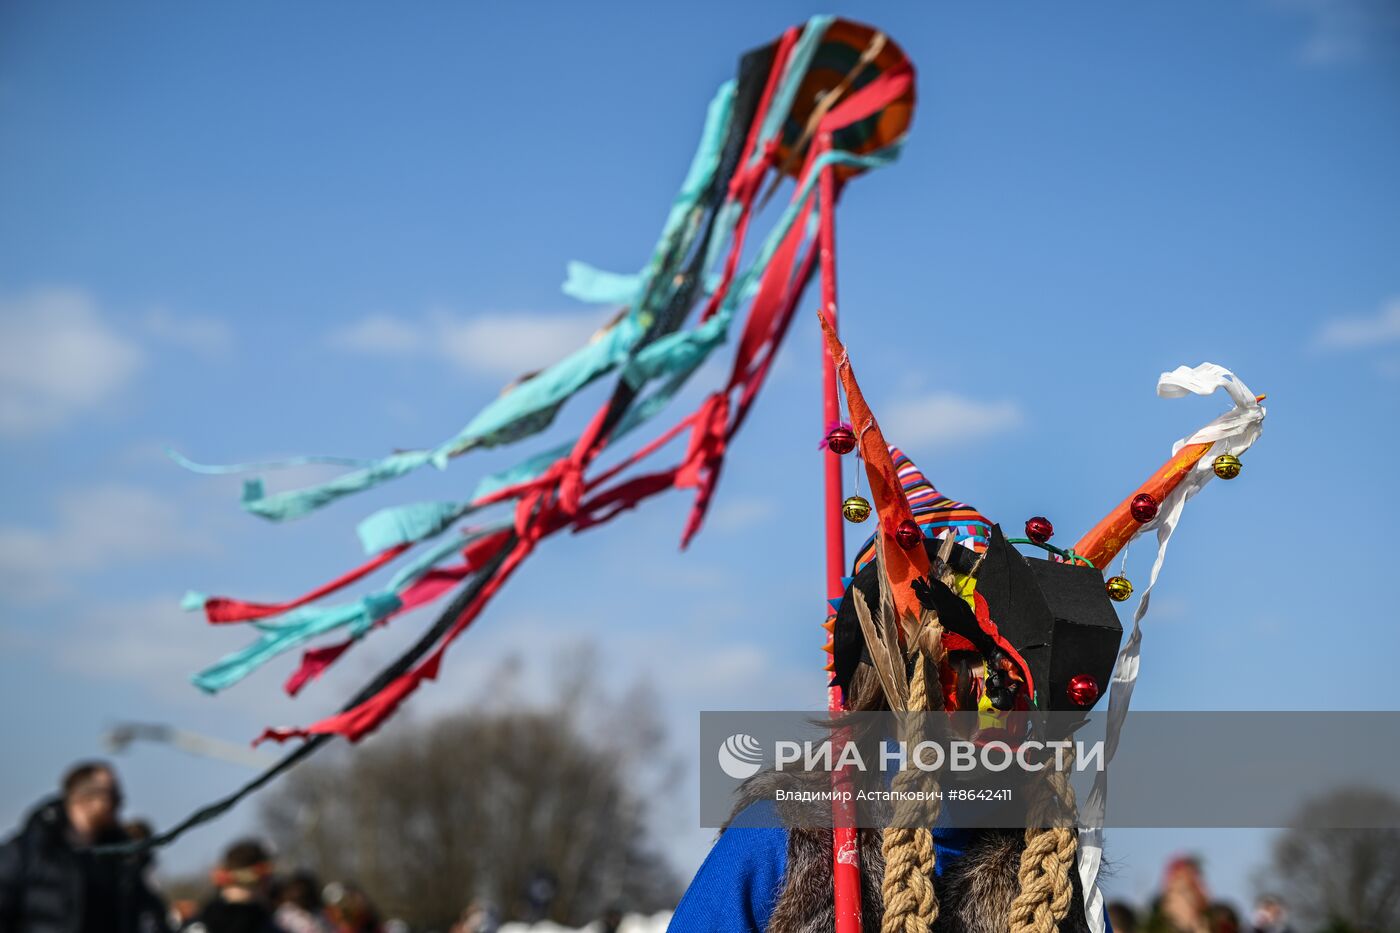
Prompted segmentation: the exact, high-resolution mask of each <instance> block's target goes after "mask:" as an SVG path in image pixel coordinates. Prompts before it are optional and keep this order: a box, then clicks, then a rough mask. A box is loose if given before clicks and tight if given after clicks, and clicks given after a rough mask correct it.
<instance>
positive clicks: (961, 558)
mask: <svg viewBox="0 0 1400 933" xmlns="http://www.w3.org/2000/svg"><path fill="white" fill-rule="evenodd" d="M823 326H824V330H825V335H826V340H827V345H828V348H829V350H830V352H831V355H832V357H833V359H834V360H835V361H836V366H837V372H838V374H839V376H840V379H841V383H842V387H843V389H844V391H845V394H846V399H847V405H848V409H849V412H850V419H851V425H850V426H846V425H839V426H834V427H833V428H832V429H831V431H830V433H829V435H828V446H830V447H831V449H832V450H833V451H835V452H837V453H847V452H851V451H859V454H860V456H861V458H862V459H863V460H864V466H865V472H866V473H867V475H868V477H869V480H870V487H871V494H872V496H873V498H874V500H875V502H874V507H873V509H872V508H871V505H870V504H869V503H868V502H866V501H865V500H864V499H863V498H861V497H859V496H854V497H851V498H850V499H848V500H847V508H846V516H847V518H848V519H849V520H852V521H863V520H865V518H866V517H868V516H869V515H870V514H871V512H872V511H873V512H874V513H876V514H877V515H878V522H879V527H878V528H877V529H876V531H875V533H874V534H873V535H872V536H871V538H870V540H869V541H867V542H866V544H865V545H864V546H863V547H862V548H861V550H860V552H859V554H858V555H857V557H856V560H855V562H854V567H853V572H852V576H851V577H848V578H846V580H845V583H846V590H845V593H844V594H843V595H842V596H841V597H840V598H839V599H833V600H832V601H831V603H832V609H833V610H834V614H833V615H832V616H831V617H829V618H828V620H827V626H828V627H829V628H830V629H831V631H832V639H831V642H830V643H829V645H828V650H829V651H830V652H831V655H832V663H831V665H830V667H829V670H831V672H832V674H833V683H834V684H835V685H837V686H840V687H842V688H845V687H847V686H848V685H849V684H850V682H851V678H852V675H853V673H854V671H855V669H856V668H857V666H858V665H859V664H861V663H871V664H873V666H874V667H875V668H876V671H877V673H878V675H879V677H880V681H881V684H882V686H883V687H884V688H885V694H886V699H887V700H888V701H889V703H890V705H891V706H892V707H893V708H895V709H912V708H938V705H937V702H936V701H934V702H932V703H930V704H929V705H927V706H923V707H918V706H915V705H913V704H911V703H910V696H911V693H912V690H913V688H912V687H911V675H910V673H909V668H910V667H911V666H913V664H914V663H915V662H916V661H917V663H919V664H923V663H924V662H925V661H926V660H927V661H931V662H932V663H934V664H942V662H943V661H944V659H945V657H946V656H947V655H946V654H945V653H953V652H969V653H973V654H975V655H977V656H980V659H981V662H982V663H981V671H980V676H977V677H976V678H975V680H976V682H975V683H973V684H971V685H968V684H960V683H958V682H957V681H956V672H953V673H952V674H951V675H950V672H949V671H948V670H946V669H940V670H939V672H938V678H939V681H941V683H942V686H943V693H944V698H943V705H944V706H945V707H954V708H958V707H960V702H959V697H964V698H965V697H967V696H968V695H969V693H971V695H972V696H973V697H974V699H975V702H976V704H977V708H980V709H985V708H987V707H988V706H992V707H995V708H996V709H998V710H1007V709H1013V708H1020V709H1028V708H1030V709H1041V710H1088V709H1090V708H1092V707H1093V706H1094V705H1095V703H1096V702H1097V701H1098V699H1099V697H1100V694H1101V692H1102V690H1101V687H1102V685H1103V684H1105V683H1110V682H1111V690H1110V699H1109V712H1108V723H1107V742H1106V749H1105V751H1106V756H1107V758H1108V759H1109V760H1111V759H1112V756H1113V754H1114V751H1115V750H1116V746H1117V742H1118V736H1119V734H1120V732H1121V728H1122V724H1123V719H1124V717H1125V716H1126V713H1127V710H1128V704H1129V701H1130V699H1131V695H1132V690H1133V687H1134V685H1135V683H1136V680H1137V672H1138V660H1139V655H1140V651H1141V641H1142V630H1141V626H1140V623H1141V621H1142V618H1143V616H1144V615H1145V614H1146V612H1147V608H1148V605H1149V603H1150V599H1151V591H1152V588H1153V586H1154V585H1155V584H1156V582H1157V578H1158V575H1159V574H1160V572H1161V569H1162V563H1163V561H1164V559H1165V556H1166V549H1167V544H1168V542H1169V541H1170V539H1171V536H1172V533H1173V532H1174V531H1175V529H1176V526H1177V523H1178V522H1179V520H1180V517H1181V513H1182V509H1183V507H1184V505H1185V502H1186V500H1187V499H1189V498H1190V497H1192V496H1193V495H1195V494H1196V493H1197V492H1199V491H1200V490H1201V488H1203V487H1204V486H1205V484H1206V483H1207V482H1209V481H1210V480H1211V479H1212V478H1215V477H1219V478H1221V479H1227V480H1228V479H1234V478H1235V477H1236V476H1238V475H1239V474H1240V471H1241V462H1240V459H1239V458H1240V455H1241V454H1243V453H1244V452H1245V451H1246V450H1247V449H1248V448H1249V447H1250V445H1251V444H1253V442H1254V441H1255V440H1256V439H1257V438H1258V436H1259V433H1260V430H1261V427H1262V424H1263V419H1264V415H1265V410H1264V408H1263V407H1262V405H1261V404H1260V402H1262V401H1263V396H1255V395H1253V394H1252V393H1251V392H1250V391H1249V389H1248V388H1247V387H1246V386H1245V385H1244V384H1243V383H1242V382H1240V380H1239V379H1238V378H1236V377H1235V376H1234V375H1233V374H1232V373H1230V372H1229V371H1228V370H1226V369H1224V368H1223V367H1220V366H1217V365H1215V364H1213V363H1205V364H1202V365H1200V366H1197V367H1194V368H1188V367H1184V366H1183V367H1179V368H1178V369H1176V370H1174V371H1172V372H1170V373H1163V374H1162V376H1161V378H1160V379H1159V380H1158V386H1157V391H1158V394H1159V395H1162V396H1164V397H1168V398H1175V397H1180V396H1183V395H1186V394H1188V393H1195V394H1198V395H1208V394H1210V393H1211V392H1213V391H1214V390H1215V389H1217V388H1224V389H1225V390H1226V392H1227V393H1228V394H1229V396H1230V398H1231V400H1232V401H1233V402H1234V407H1233V408H1232V409H1231V410H1230V411H1228V412H1226V413H1225V414H1223V415H1221V416H1220V417H1218V418H1216V419H1215V420H1214V421H1212V422H1211V423H1210V424H1208V425H1206V426H1205V427H1203V428H1202V429H1201V430H1199V431H1197V432H1195V433H1194V434H1192V435H1190V436H1189V437H1187V438H1184V439H1182V440H1180V441H1178V442H1177V443H1176V445H1175V446H1174V447H1173V448H1172V457H1171V458H1170V459H1169V460H1168V461H1167V462H1166V463H1165V464H1164V465H1163V466H1162V467H1161V468H1160V469H1158V470H1157V471H1156V472H1155V473H1153V474H1152V475H1151V476H1150V477H1149V478H1148V479H1147V481H1146V482H1144V483H1142V484H1141V485H1139V486H1138V487H1137V488H1136V489H1135V490H1133V491H1132V492H1131V493H1129V494H1128V496H1126V497H1125V498H1124V499H1123V500H1122V502H1120V503H1119V504H1118V505H1117V506H1116V507H1115V508H1114V509H1113V510H1112V511H1111V512H1110V513H1109V514H1108V515H1107V516H1106V517H1105V518H1104V519H1103V520H1102V521H1101V522H1099V524H1098V525H1096V526H1095V527H1094V528H1093V529H1091V530H1090V531H1089V533H1087V534H1086V535H1084V536H1083V537H1081V538H1080V539H1079V541H1078V542H1077V543H1076V544H1075V546H1074V547H1073V548H1069V549H1061V548H1059V547H1056V546H1054V545H1051V544H1050V543H1049V542H1050V538H1051V537H1052V536H1053V533H1054V528H1053V525H1052V523H1051V522H1050V521H1049V520H1047V519H1046V518H1044V517H1043V516H1034V517H1032V518H1030V519H1029V520H1027V521H1026V524H1025V537H1024V538H1019V537H1018V538H1011V539H1008V538H1007V537H1006V536H1005V535H1003V533H1002V531H1001V528H1000V527H999V526H997V525H995V524H993V523H991V522H989V521H988V520H987V519H986V518H985V517H984V516H983V515H982V514H981V513H980V512H978V511H977V510H976V509H974V508H973V507H971V506H969V505H967V504H965V503H961V502H956V501H954V500H952V499H950V498H948V497H947V496H945V495H943V494H941V493H940V492H938V491H937V490H936V489H935V488H934V486H933V485H932V484H931V483H930V482H929V481H928V480H927V478H926V477H925V476H924V475H923V474H922V473H921V472H920V471H919V470H918V468H917V467H916V466H914V464H913V462H912V461H911V460H910V459H909V458H908V457H907V456H905V454H904V453H903V452H901V451H900V450H899V449H898V448H896V447H893V446H890V445H887V444H886V442H885V439H884V437H883V435H882V434H881V432H880V428H879V425H878V423H877V422H876V420H875V417H874V415H873V414H872V413H871V411H870V409H869V406H868V405H867V404H866V402H865V399H864V397H863V395H862V394H861V391H860V387H859V385H858V384H857V382H856V379H855V375H854V373H853V372H852V370H851V366H850V361H849V358H848V356H847V353H846V350H845V347H843V346H842V345H841V343H840V341H839V340H838V339H837V337H836V335H835V332H834V331H833V330H832V329H831V328H830V327H829V326H826V323H825V320H823ZM1147 531H1155V532H1156V533H1157V541H1158V550H1157V558H1156V561H1155V562H1154V564H1153V567H1152V571H1151V577H1150V579H1149V582H1148V586H1147V588H1146V589H1145V590H1144V591H1143V592H1142V594H1141V596H1140V598H1139V602H1138V606H1137V609H1136V611H1135V612H1134V616H1133V628H1132V632H1131V634H1130V635H1129V637H1128V639H1127V642H1126V643H1125V644H1123V645H1122V647H1121V650H1120V646H1119V642H1120V640H1121V638H1122V627H1121V626H1120V624H1119V622H1118V619H1117V617H1116V614H1115V613H1114V612H1113V609H1112V602H1114V601H1123V600H1126V599H1128V598H1129V597H1130V596H1131V594H1132V591H1133V588H1132V585H1131V583H1130V582H1129V581H1128V580H1127V578H1126V577H1124V576H1122V575H1121V574H1114V575H1112V576H1110V577H1109V578H1108V579H1107V580H1105V579H1104V574H1105V573H1106V572H1108V566H1109V563H1110V562H1111V561H1112V560H1113V558H1114V557H1115V556H1116V555H1117V554H1118V553H1119V552H1120V551H1122V549H1123V548H1124V547H1125V546H1126V545H1127V544H1128V543H1129V542H1130V541H1131V540H1132V539H1134V538H1135V537H1137V536H1138V535H1140V534H1143V533H1144V532H1147ZM1014 544H1020V545H1024V546H1028V547H1032V548H1039V549H1040V550H1042V551H1044V552H1045V556H1043V557H1042V556H1030V557H1027V556H1024V555H1022V554H1021V553H1020V552H1019V551H1017V550H1016V548H1015V547H1013V545H1014ZM876 607H879V609H878V611H877V610H876ZM882 623H883V624H882ZM929 626H932V627H933V629H934V631H935V632H936V635H935V638H934V639H933V643H934V644H935V645H936V647H937V650H936V651H935V652H932V653H931V656H930V657H928V658H925V657H922V656H919V651H920V646H921V645H922V646H927V644H928V627H929ZM1110 674H1111V679H1110ZM950 680H951V681H952V683H950ZM969 688H970V689H969ZM964 702H965V701H964ZM962 708H966V707H962ZM1106 782H1107V772H1106V771H1104V772H1100V773H1099V774H1098V775H1097V777H1096V780H1095V784H1094V788H1093V791H1092V792H1091V794H1090V797H1089V800H1088V801H1087V802H1086V804H1085V805H1084V807H1083V808H1082V809H1081V820H1080V822H1081V829H1080V832H1079V834H1078V836H1077V837H1076V836H1075V835H1074V834H1072V833H1071V832H1070V831H1069V830H1068V829H1060V830H1046V831H1047V832H1058V833H1059V837H1060V841H1059V842H1058V843H1050V844H1048V845H1046V846H1044V847H1042V850H1041V851H1042V852H1043V854H1044V857H1045V859H1046V860H1047V861H1048V862H1053V861H1056V860H1059V861H1060V862H1061V863H1062V864H1061V868H1063V867H1064V865H1067V864H1068V861H1073V858H1074V848H1075V847H1076V845H1077V847H1078V849H1079V872H1080V878H1081V882H1082V884H1083V890H1084V902H1085V912H1086V919H1087V920H1088V922H1089V924H1090V927H1091V929H1095V930H1101V929H1102V914H1103V900H1102V894H1101V892H1099V890H1098V888H1097V883H1096V879H1097V875H1098V868H1099V865H1100V862H1101V859H1102V817H1103V806H1104V801H1105V796H1106V793H1107V783H1106ZM909 832H912V830H890V831H887V837H886V848H887V862H888V858H889V856H888V853H889V850H890V847H891V841H890V840H891V837H890V835H888V833H909ZM1031 832H1032V833H1034V832H1036V830H1034V829H1033V830H1032V831H1031ZM901 838H902V837H901ZM900 844H902V843H898V842H897V843H896V848H898V846H899V845H900ZM1034 845H1035V843H1034V842H1033V841H1032V840H1031V838H1030V837H1029V836H1028V845H1027V849H1026V853H1027V856H1031V854H1032V852H1033V851H1034V849H1033V846H1034ZM910 848H911V851H912V850H915V849H918V848H919V847H917V846H912V845H911V846H910ZM923 848H925V849H927V847H923ZM1066 849H1067V850H1068V855H1067V856H1066V853H1065V851H1064V850H1066ZM1057 850H1058V851H1057ZM928 851H931V850H928ZM1066 857H1067V858H1068V861H1065V859H1066ZM926 867H927V868H928V869H929V870H930V871H931V870H932V865H931V864H929V865H927V866H926ZM1036 870H1037V866H1035V865H1034V864H1031V865H1028V864H1027V859H1026V858H1025V857H1023V863H1022V874H1021V877H1022V880H1023V890H1022V895H1021V897H1018V899H1017V902H1016V905H1014V906H1013V910H1012V914H1013V922H1012V927H1013V930H1016V929H1019V928H1020V927H1021V924H1020V923H1018V920H1017V918H1018V917H1020V918H1021V920H1024V921H1025V922H1026V923H1027V924H1029V923H1030V921H1031V918H1032V917H1033V916H1034V915H1035V914H1036V913H1037V912H1039V911H1040V910H1043V909H1045V905H1044V904H1043V903H1041V904H1037V903H1032V901H1034V900H1035V897H1034V896H1028V894H1027V891H1026V885H1025V884H1024V882H1025V880H1026V878H1027V877H1034V876H1035V874H1036ZM1028 871H1029V872H1030V874H1029V875H1028V874H1027V872H1028ZM1046 872H1047V873H1048V874H1054V873H1055V872H1054V869H1053V866H1049V865H1047V868H1046ZM1058 874H1059V875H1061V876H1063V871H1060V872H1059V873H1058ZM887 881H888V874H887ZM1064 883H1066V884H1067V883H1068V882H1067V880H1066V881H1064ZM1047 890H1048V888H1047ZM906 900H907V901H908V902H909V903H913V902H915V901H917V900H918V899H917V898H913V899H906ZM1053 900H1054V901H1056V902H1060V901H1063V903H1057V907H1059V908H1062V909H1060V910H1059V911H1058V913H1059V915H1058V916H1057V917H1055V920H1056V922H1058V920H1060V919H1063V917H1064V910H1067V909H1068V906H1067V905H1068V901H1067V899H1062V898H1058V897H1055V898H1053ZM932 909H933V910H934V911H935V913H936V909H937V908H936V901H935V902H934V906H933V908H932ZM921 919H922V918H921ZM1027 928H1029V927H1027Z"/></svg>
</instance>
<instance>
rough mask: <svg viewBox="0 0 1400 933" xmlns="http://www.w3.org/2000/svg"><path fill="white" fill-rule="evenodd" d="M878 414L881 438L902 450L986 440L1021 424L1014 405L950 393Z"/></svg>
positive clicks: (897, 404) (897, 405)
mask: <svg viewBox="0 0 1400 933" xmlns="http://www.w3.org/2000/svg"><path fill="white" fill-rule="evenodd" d="M880 412H881V419H880V427H881V429H882V430H883V431H884V434H885V436H886V437H887V438H889V440H890V441H891V442H893V443H896V444H899V445H901V446H904V447H915V446H918V445H920V444H930V443H936V442H939V441H952V440H960V441H967V440H972V439H975V438H982V437H990V436H992V435H994V434H1001V433H1003V432H1006V431H1010V430H1012V429H1013V428H1016V427H1018V426H1020V424H1021V423H1022V422H1023V421H1024V420H1025V418H1024V416H1023V415H1022V413H1021V407H1020V406H1019V405H1017V404H1016V403H1015V402H1011V401H997V402H983V401H978V400H976V399H970V398H966V397H964V396H961V395H956V394H954V393H952V392H934V393H931V394H928V395H924V396H921V397H915V398H906V399H903V400H901V401H899V402H895V403H894V404H891V405H886V406H884V407H883V408H881V409H880Z"/></svg>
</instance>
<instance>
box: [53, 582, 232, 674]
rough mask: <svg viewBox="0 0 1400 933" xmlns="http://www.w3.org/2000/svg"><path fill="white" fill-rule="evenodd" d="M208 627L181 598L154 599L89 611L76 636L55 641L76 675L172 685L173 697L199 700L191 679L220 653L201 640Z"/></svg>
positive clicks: (61, 661) (57, 655)
mask: <svg viewBox="0 0 1400 933" xmlns="http://www.w3.org/2000/svg"><path fill="white" fill-rule="evenodd" d="M208 628H209V626H208V625H207V624H206V623H205V621H204V617H203V616H202V615H200V614H199V613H193V612H185V611H183V610H182V609H181V608H180V598H179V597H178V596H175V595H166V596H159V597H151V598H147V599H140V600H136V601H132V602H119V603H113V604H107V605H103V606H102V607H101V608H100V609H98V608H95V607H93V608H88V609H86V610H84V611H83V613H82V614H81V615H80V616H79V618H78V622H77V630H76V631H75V632H74V637H71V638H64V639H55V640H54V641H53V642H52V643H51V650H52V652H53V656H54V660H55V662H57V663H58V665H59V666H61V667H63V668H66V669H68V670H71V671H74V672H76V673H79V674H86V675H92V676H99V677H104V678H109V679H114V680H124V681H130V682H134V683H145V684H156V683H165V682H167V681H168V682H169V683H168V684H167V686H169V687H171V688H172V691H171V692H176V693H177V694H178V695H179V696H181V697H189V696H193V695H194V688H193V687H192V686H190V685H189V680H188V678H189V674H190V673H191V672H193V671H196V670H199V669H200V668H201V667H203V666H204V665H206V664H208V663H209V662H210V660H211V659H213V658H215V657H217V656H218V653H219V651H220V649H219V648H218V647H215V646H212V645H211V644H210V641H209V639H206V638H201V637H200V636H202V635H204V634H205V633H206V631H207V629H208ZM159 692H165V691H159Z"/></svg>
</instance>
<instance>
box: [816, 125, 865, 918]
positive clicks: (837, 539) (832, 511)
mask: <svg viewBox="0 0 1400 933" xmlns="http://www.w3.org/2000/svg"><path fill="white" fill-rule="evenodd" d="M817 145H818V146H819V151H820V152H828V151H830V149H831V136H830V134H825V135H823V136H822V137H821V138H820V139H818V140H817ZM820 184H821V190H820V195H819V197H818V209H819V211H820V224H819V227H818V230H819V233H818V236H819V237H820V241H819V243H818V248H819V249H820V251H821V252H820V257H821V274H822V313H823V314H825V315H826V316H827V319H828V320H829V321H830V322H831V327H832V329H833V330H834V329H835V328H836V221H835V215H836V211H835V206H836V178H835V175H834V174H833V170H832V166H830V165H826V166H823V167H822V170H821V178H820ZM821 353H822V427H823V429H825V427H826V425H829V424H831V423H832V422H834V421H839V420H840V418H841V404H840V401H839V399H838V397H837V394H836V361H835V360H833V359H832V358H831V353H830V351H828V350H827V348H826V341H822V351H821ZM823 457H824V459H825V467H826V488H825V490H824V492H825V507H824V509H823V511H824V512H825V513H826V595H827V598H828V599H836V598H838V597H840V596H841V594H842V593H844V592H845V589H846V588H845V587H844V586H842V584H841V578H842V576H844V575H845V572H846V539H845V532H846V529H845V526H844V525H843V524H842V522H843V518H842V515H841V501H842V499H843V495H842V489H841V487H842V483H841V456H840V455H839V454H837V453H835V452H833V451H831V450H827V451H826V453H825V454H824V455H823ZM825 610H826V611H825V613H824V614H823V615H824V617H826V618H830V616H831V607H830V604H827V606H826V607H825ZM828 660H830V657H829V656H828ZM828 666H829V665H828ZM826 705H827V709H828V710H830V711H832V712H840V711H841V710H843V709H844V708H845V703H844V700H843V697H842V696H841V688H840V687H827V690H826ZM832 785H833V789H835V790H842V789H848V788H849V787H850V780H849V778H848V777H846V776H845V775H843V774H841V773H839V772H838V773H836V774H834V775H833V776H832ZM831 815H832V819H833V823H832V826H833V827H834V828H833V829H832V839H831V857H832V865H831V877H832V887H833V891H832V897H833V899H834V903H835V906H836V933H860V927H861V925H860V843H859V838H858V835H857V832H856V829H855V827H854V826H852V825H851V824H852V823H854V822H855V820H854V819H852V813H851V807H850V804H849V803H846V802H844V801H842V800H840V799H838V798H832V802H831Z"/></svg>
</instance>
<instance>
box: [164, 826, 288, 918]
mask: <svg viewBox="0 0 1400 933" xmlns="http://www.w3.org/2000/svg"><path fill="white" fill-rule="evenodd" d="M272 872H273V865H272V856H271V855H270V854H269V853H268V851H267V849H266V848H265V847H264V846H263V844H262V843H261V842H259V841H258V840H256V839H243V840H240V841H238V842H235V843H234V844H233V845H231V846H229V847H228V849H227V850H226V851H225V852H224V855H223V858H221V859H220V860H219V867H218V868H216V869H214V871H213V872H212V877H213V880H214V886H215V887H216V888H218V891H217V893H215V895H214V897H213V898H212V899H211V900H210V901H209V903H207V904H205V905H204V909H203V910H201V911H200V912H199V916H198V917H197V918H195V921H194V922H193V923H191V924H190V925H189V926H188V927H186V929H187V930H188V931H190V933H281V931H280V928H279V927H278V926H277V924H276V923H275V922H273V919H272V907H271V905H269V904H268V891H269V888H270V887H271V882H272Z"/></svg>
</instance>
